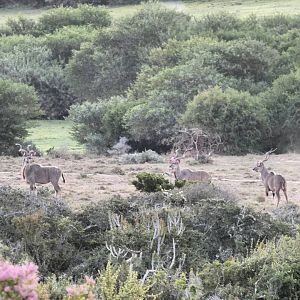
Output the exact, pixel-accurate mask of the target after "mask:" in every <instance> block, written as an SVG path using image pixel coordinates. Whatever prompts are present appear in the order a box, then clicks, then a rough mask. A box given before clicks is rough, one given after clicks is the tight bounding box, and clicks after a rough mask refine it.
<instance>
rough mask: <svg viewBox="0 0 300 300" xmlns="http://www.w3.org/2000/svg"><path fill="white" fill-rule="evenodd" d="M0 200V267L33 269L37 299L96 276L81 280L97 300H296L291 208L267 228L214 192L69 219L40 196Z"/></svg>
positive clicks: (119, 205) (137, 200)
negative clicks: (0, 263) (259, 299)
mask: <svg viewBox="0 0 300 300" xmlns="http://www.w3.org/2000/svg"><path fill="white" fill-rule="evenodd" d="M0 200H1V204H2V211H1V215H0V223H1V230H0V237H1V240H2V245H1V250H0V251H1V252H0V254H1V256H2V259H5V260H6V261H9V262H10V263H12V264H20V263H24V262H25V261H28V260H30V261H33V262H34V263H35V264H36V265H37V266H38V268H39V276H42V278H44V279H43V282H41V283H40V285H39V288H38V290H41V291H42V293H43V294H44V295H47V294H48V295H51V296H50V299H62V298H63V297H64V296H63V295H65V297H67V290H66V287H68V286H70V285H72V284H74V282H77V283H78V284H84V283H83V281H84V274H86V275H89V276H93V277H94V278H97V276H98V274H99V273H98V271H100V274H101V275H100V277H99V279H97V283H95V282H93V283H91V281H89V284H90V285H91V286H90V288H88V290H89V291H91V292H92V293H93V294H94V295H98V296H95V297H96V299H119V298H118V294H122V295H125V296H123V297H129V298H130V295H133V294H135V293H136V298H135V299H146V298H147V295H148V296H150V295H157V296H158V299H183V298H184V297H185V299H194V298H195V299H205V298H206V297H208V296H209V295H219V296H220V297H224V296H225V297H226V299H228V298H230V297H239V298H242V299H246V298H247V299H252V298H253V299H255V297H256V296H257V295H265V296H266V299H283V298H295V297H297V295H298V294H297V293H298V291H299V288H298V285H299V282H300V280H299V278H298V275H297V274H298V273H297V270H298V268H299V266H298V265H297V264H298V260H299V255H298V252H299V251H294V250H292V249H296V248H297V245H298V244H299V235H297V232H298V225H297V224H298V222H299V210H298V207H295V206H286V207H285V208H282V209H281V212H280V219H272V218H271V217H270V215H268V214H264V213H255V212H254V211H253V210H251V209H249V208H247V207H243V208H241V207H238V206H237V205H236V204H235V203H234V199H233V196H232V195H229V194H227V193H225V192H224V191H222V190H220V189H219V188H217V187H215V186H213V185H192V186H186V187H184V188H183V189H182V190H174V191H172V192H168V193H160V192H159V193H153V194H148V195H144V196H139V197H136V196H133V197H131V198H129V199H120V198H113V199H111V200H108V201H105V202H102V203H99V204H94V205H91V206H88V207H86V208H85V209H84V210H82V211H81V212H77V213H74V212H72V211H71V210H70V209H69V208H68V207H67V206H66V204H65V203H63V202H61V201H57V200H55V199H53V198H51V197H50V198H49V196H48V195H47V194H44V195H41V196H39V197H38V198H37V199H35V201H32V199H31V198H30V197H29V196H28V195H25V194H24V193H23V192H21V191H19V190H13V189H11V188H3V187H2V188H1V189H0ZM291 212H293V213H292V214H291ZM283 220H284V221H283ZM291 220H293V224H291V223H288V222H289V221H291ZM287 255H288V257H287ZM109 262H110V264H111V265H110V264H109ZM287 262H289V263H287ZM118 266H122V267H121V269H120V268H119V269H118ZM117 269H118V271H117ZM105 270H106V271H105ZM220 274H223V275H222V276H220ZM286 274H288V276H287V275H286ZM53 276H55V277H53ZM55 278H57V279H58V281H57V280H56V279H55ZM138 278H139V279H138ZM1 284H4V283H3V280H0V285H1ZM89 284H88V286H89ZM122 286H123V288H124V289H123V288H122ZM125 286H126V289H125ZM2 294H3V295H5V292H4V291H3V290H2ZM41 299H45V298H43V297H42V298H41ZM47 299H48V298H47ZM66 299H79V298H76V297H75V296H74V298H72V297H71V296H70V298H66ZM80 299H93V298H89V297H88V296H87V295H85V296H84V297H83V298H80ZM120 299H123V298H122V297H121V298H120Z"/></svg>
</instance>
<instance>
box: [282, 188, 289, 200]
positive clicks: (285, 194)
mask: <svg viewBox="0 0 300 300" xmlns="http://www.w3.org/2000/svg"><path fill="white" fill-rule="evenodd" d="M282 190H283V193H284V196H285V200H286V203H289V200H288V196H287V193H286V189H282Z"/></svg>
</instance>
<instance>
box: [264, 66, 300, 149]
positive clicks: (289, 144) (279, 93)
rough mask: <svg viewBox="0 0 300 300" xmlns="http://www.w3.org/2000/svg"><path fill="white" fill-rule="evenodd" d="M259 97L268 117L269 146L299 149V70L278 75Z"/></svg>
mask: <svg viewBox="0 0 300 300" xmlns="http://www.w3.org/2000/svg"><path fill="white" fill-rule="evenodd" d="M261 97H262V99H263V100H264V102H265V105H266V108H267V114H268V116H269V119H270V125H271V140H270V141H269V143H270V146H275V147H277V148H279V150H280V151H286V150H288V149H292V150H298V149H300V148H299V147H300V132H299V130H298V128H299V125H300V111H299V108H300V74H299V72H297V73H291V74H289V75H283V76H281V77H279V78H278V79H277V80H275V81H274V82H273V85H272V87H271V88H270V89H269V90H268V91H267V92H266V93H264V94H263V95H262V96H261Z"/></svg>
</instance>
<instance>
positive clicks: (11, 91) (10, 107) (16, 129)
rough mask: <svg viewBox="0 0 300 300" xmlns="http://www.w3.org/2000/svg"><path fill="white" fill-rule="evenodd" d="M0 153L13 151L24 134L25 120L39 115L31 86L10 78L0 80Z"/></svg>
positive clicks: (25, 131)
mask: <svg viewBox="0 0 300 300" xmlns="http://www.w3.org/2000/svg"><path fill="white" fill-rule="evenodd" d="M0 103H1V106H2V108H1V111H0V140H1V143H0V154H11V153H13V149H12V148H13V146H14V145H15V143H16V142H19V141H20V140H22V139H23V138H24V137H25V136H26V134H27V130H26V121H27V120H28V119H29V118H32V117H36V116H38V115H39V105H38V101H37V96H36V94H35V91H34V89H33V88H31V87H29V86H27V85H25V84H22V83H16V82H13V81H10V80H0Z"/></svg>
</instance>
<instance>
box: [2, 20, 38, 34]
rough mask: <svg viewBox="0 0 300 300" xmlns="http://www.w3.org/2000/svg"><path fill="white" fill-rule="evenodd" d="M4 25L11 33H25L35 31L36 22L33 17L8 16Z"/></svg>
mask: <svg viewBox="0 0 300 300" xmlns="http://www.w3.org/2000/svg"><path fill="white" fill-rule="evenodd" d="M6 25H7V26H8V27H9V28H10V32H11V34H15V35H22V34H24V35H27V34H34V33H36V31H37V29H36V22H35V21H34V20H33V19H30V18H26V17H24V16H19V17H17V18H9V19H8V20H7V21H6Z"/></svg>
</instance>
